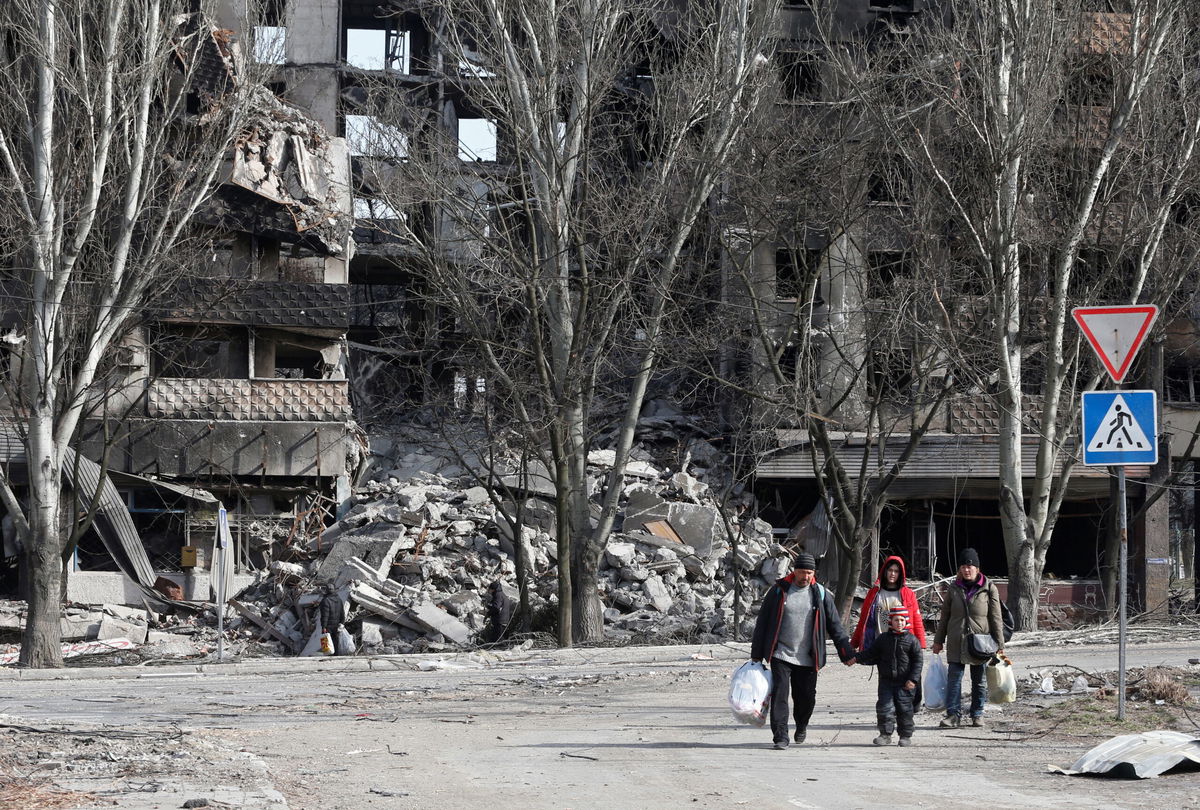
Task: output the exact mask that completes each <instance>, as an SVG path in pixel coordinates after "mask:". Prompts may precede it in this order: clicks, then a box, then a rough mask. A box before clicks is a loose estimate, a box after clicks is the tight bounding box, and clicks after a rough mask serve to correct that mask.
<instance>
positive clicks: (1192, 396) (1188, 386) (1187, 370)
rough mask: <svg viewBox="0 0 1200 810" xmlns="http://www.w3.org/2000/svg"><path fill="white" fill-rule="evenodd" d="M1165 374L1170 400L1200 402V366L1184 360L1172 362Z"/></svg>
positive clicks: (1168, 398) (1168, 399) (1167, 393)
mask: <svg viewBox="0 0 1200 810" xmlns="http://www.w3.org/2000/svg"><path fill="white" fill-rule="evenodd" d="M1165 376H1166V380H1165V381H1164V384H1165V388H1166V395H1167V401H1168V402H1200V367H1197V366H1193V365H1189V364H1187V363H1184V362H1175V363H1171V364H1170V365H1168V366H1167V371H1166V375H1165Z"/></svg>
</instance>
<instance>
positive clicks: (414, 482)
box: [233, 417, 790, 654]
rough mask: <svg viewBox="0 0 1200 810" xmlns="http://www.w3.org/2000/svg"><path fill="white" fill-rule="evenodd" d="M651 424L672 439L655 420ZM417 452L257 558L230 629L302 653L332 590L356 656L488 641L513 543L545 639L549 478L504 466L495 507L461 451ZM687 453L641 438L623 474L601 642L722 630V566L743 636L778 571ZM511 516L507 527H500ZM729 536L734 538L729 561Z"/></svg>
mask: <svg viewBox="0 0 1200 810" xmlns="http://www.w3.org/2000/svg"><path fill="white" fill-rule="evenodd" d="M654 420H655V422H656V423H657V425H659V426H661V427H660V428H659V429H661V430H665V431H672V435H674V433H673V431H674V430H675V428H676V426H675V425H673V423H672V422H671V420H670V419H667V418H663V417H654ZM431 444H432V442H430V443H421V442H416V443H414V442H411V441H410V442H399V443H397V444H394V445H393V446H391V447H389V448H387V449H388V450H389V451H390V453H389V455H388V456H387V457H386V458H387V463H386V464H385V463H381V461H383V459H382V458H381V457H379V456H377V457H376V458H375V459H374V465H375V470H374V472H373V474H372V477H371V479H370V480H368V481H367V482H366V483H365V484H364V485H363V486H362V487H360V488H359V490H358V491H357V492H356V494H355V496H354V500H355V504H354V506H353V508H351V509H350V510H349V512H348V513H347V514H346V515H345V517H344V518H343V519H342V520H340V521H339V522H337V523H336V524H335V525H333V526H332V527H329V528H328V529H326V530H325V531H324V532H322V533H321V535H320V536H319V537H312V538H309V539H308V541H307V543H305V544H295V545H293V546H292V547H291V548H290V559H280V560H278V561H276V562H274V563H272V564H271V567H270V570H269V571H268V572H266V574H265V575H264V576H263V577H261V578H260V579H259V581H258V582H257V583H256V584H255V585H254V586H252V587H251V588H249V589H247V590H246V591H245V592H243V593H242V594H240V595H239V596H238V598H237V599H236V600H234V602H233V605H234V607H235V608H236V609H237V610H238V611H239V612H240V614H241V615H242V617H243V620H242V621H241V622H240V623H239V622H238V621H237V620H236V619H235V624H234V626H235V627H240V629H242V630H244V631H247V632H249V633H252V634H258V635H260V636H261V637H263V638H274V639H275V640H276V642H277V643H278V644H279V645H280V647H281V648H282V649H281V652H285V653H286V652H292V653H298V654H316V652H317V651H318V650H319V638H318V637H319V633H320V630H321V628H320V627H319V626H318V622H317V620H316V619H315V618H314V616H315V613H316V606H317V604H318V603H319V602H320V601H321V599H322V598H323V596H324V591H325V588H327V587H330V586H331V587H332V589H333V590H334V591H335V592H336V593H337V594H338V595H339V596H340V597H341V599H342V602H343V603H344V604H345V605H346V606H347V609H348V613H347V626H348V628H349V629H350V630H351V632H352V633H353V634H354V636H355V644H356V648H357V649H358V650H361V651H365V652H368V653H384V654H387V653H411V652H426V651H439V650H442V649H446V648H447V647H449V646H451V645H454V646H468V645H474V644H480V643H485V642H489V641H492V640H496V639H497V638H498V637H499V636H500V635H501V634H503V632H504V630H505V629H506V628H505V627H504V626H502V625H503V621H504V619H503V618H502V616H507V615H508V613H507V612H503V611H502V610H501V608H500V607H499V606H498V605H500V604H505V603H507V604H508V605H515V603H516V602H517V599H518V590H517V562H516V561H517V544H518V543H519V544H520V545H521V547H522V549H523V551H524V554H523V556H524V559H525V560H526V566H527V571H528V575H529V577H528V581H529V600H530V609H531V615H533V616H534V617H535V622H534V629H535V630H543V631H550V630H551V624H550V622H549V621H547V620H546V618H545V617H548V616H552V615H553V612H554V609H555V607H556V602H557V572H558V569H557V553H558V549H557V545H556V540H555V509H554V502H553V499H552V497H551V496H552V493H553V489H552V488H551V486H550V482H549V476H548V474H547V473H546V471H545V470H544V468H538V467H537V466H536V465H534V466H532V467H529V468H527V470H526V472H525V473H524V477H523V478H522V477H519V476H518V475H517V474H516V473H510V474H509V475H507V476H505V477H504V478H503V481H504V484H505V487H497V488H496V489H495V491H496V492H517V493H520V494H519V501H520V502H519V503H516V502H514V501H512V500H499V499H498V497H496V496H494V495H493V494H492V493H489V491H488V490H487V489H485V488H484V487H481V486H479V485H478V483H477V481H478V478H477V477H476V476H474V475H472V474H470V473H468V472H467V471H466V470H465V469H464V466H463V460H462V457H461V455H460V456H459V458H458V460H451V458H449V457H446V456H443V455H441V454H439V453H437V452H436V451H433V450H430V445H431ZM686 447H687V452H686V453H685V454H684V463H683V464H682V465H680V466H682V467H684V469H677V470H674V471H673V470H671V469H670V468H669V467H666V466H665V465H662V464H661V462H659V463H655V462H654V461H653V458H652V456H651V455H650V453H649V451H647V450H646V449H645V445H644V444H643V445H642V446H641V447H640V448H639V449H638V451H637V452H635V454H634V459H633V460H632V461H631V462H630V464H629V466H628V469H627V471H626V477H625V485H624V490H623V492H622V498H621V512H620V515H619V517H618V521H617V529H616V530H615V531H614V532H613V533H612V536H611V537H610V539H609V541H608V545H607V548H606V549H605V551H604V554H603V555H602V558H601V560H600V564H599V577H598V578H599V583H598V586H599V593H600V598H601V601H602V604H603V616H604V622H605V629H606V634H607V635H608V636H609V637H610V638H612V639H614V640H631V639H634V638H652V639H657V640H664V641H665V640H671V639H688V640H694V641H699V642H706V641H717V640H721V639H723V638H726V637H730V636H732V634H733V621H734V615H735V614H734V600H735V594H736V591H735V587H734V584H735V576H734V572H735V569H736V570H737V571H738V572H740V573H741V575H742V577H741V578H742V589H741V590H742V592H741V595H740V597H741V605H740V607H741V611H740V615H741V616H742V620H743V635H745V633H747V632H748V631H749V628H750V626H751V622H752V618H747V617H748V616H749V612H750V606H751V604H752V602H753V601H754V600H755V599H756V598H757V597H758V596H760V595H761V593H762V591H763V590H764V589H765V588H766V587H767V585H768V584H769V583H771V582H773V581H774V580H775V579H776V578H778V577H779V576H782V575H783V574H785V573H786V572H787V570H788V569H789V567H790V566H789V559H788V554H787V553H786V552H785V551H784V549H783V548H782V547H781V546H779V545H777V544H775V543H774V542H773V540H772V535H771V527H770V526H769V525H768V524H766V523H764V522H762V521H758V520H756V521H753V522H752V523H750V524H748V525H739V524H738V523H737V522H736V518H734V517H733V514H734V511H735V510H734V509H730V508H728V507H726V511H724V512H723V508H722V505H721V503H720V499H719V498H718V496H717V494H715V488H714V487H713V486H711V485H710V483H709V482H708V481H707V476H708V475H709V474H710V472H709V471H710V470H711V469H715V468H716V465H711V466H710V463H711V461H712V460H714V459H716V457H717V455H718V453H717V451H716V450H715V449H713V448H712V446H711V445H708V444H707V442H704V441H703V440H698V439H692V440H690V441H688V442H687V443H686ZM613 461H614V454H613V452H612V451H611V450H598V451H593V452H592V453H591V454H590V455H589V457H588V462H589V463H588V477H589V480H588V485H589V491H590V492H592V493H593V497H594V499H595V500H597V502H598V498H599V497H600V494H601V492H602V491H603V487H604V483H605V477H606V475H607V473H608V472H609V471H610V470H611V467H612V464H613ZM468 464H469V462H468ZM512 469H516V466H515V465H513V467H512ZM738 506H741V504H738ZM518 507H519V508H518ZM518 514H519V515H520V520H521V521H522V525H521V529H520V531H519V532H514V530H513V526H514V524H515V521H516V518H517V516H518ZM731 532H737V533H738V536H737V544H738V549H737V555H736V557H735V556H734V555H733V554H732V552H731V548H732V543H731ZM497 590H499V591H501V592H502V593H503V596H499V597H498V596H496V595H495V592H496V591H497ZM489 614H490V615H489ZM538 617H541V618H540V619H539V618H538Z"/></svg>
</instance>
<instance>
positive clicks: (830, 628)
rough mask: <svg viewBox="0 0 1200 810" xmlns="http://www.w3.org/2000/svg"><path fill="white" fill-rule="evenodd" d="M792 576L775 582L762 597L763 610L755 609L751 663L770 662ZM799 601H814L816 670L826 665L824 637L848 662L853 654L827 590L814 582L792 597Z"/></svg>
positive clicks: (813, 637)
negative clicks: (831, 642) (802, 599)
mask: <svg viewBox="0 0 1200 810" xmlns="http://www.w3.org/2000/svg"><path fill="white" fill-rule="evenodd" d="M794 576H795V574H788V575H787V576H786V577H784V578H783V579H781V580H778V581H777V582H776V583H775V584H774V585H772V586H771V589H770V590H768V591H767V595H766V596H764V597H763V601H762V607H760V608H759V610H758V620H757V621H756V622H755V623H754V640H753V641H752V642H751V644H750V658H751V660H753V661H770V660H771V658H772V657H773V656H774V654H775V645H776V644H777V643H778V641H779V626H780V624H781V623H782V620H783V606H784V603H786V602H787V600H788V598H789V596H788V589H789V588H790V587H791V585H792V578H793V577H794ZM792 596H793V597H798V598H805V597H807V598H809V599H812V602H813V612H812V621H813V634H812V644H813V649H812V652H813V661H815V662H816V669H820V668H821V667H823V666H825V637H826V634H827V633H828V635H829V636H830V637H832V638H833V645H834V646H835V647H836V648H837V652H838V657H839V658H841V659H842V661H848V660H849V659H850V658H851V656H853V655H854V649H853V648H852V647H851V646H850V639H849V638H848V637H847V636H846V631H845V629H843V628H842V620H841V618H839V617H838V612H837V607H836V606H835V605H834V603H833V596H832V595H831V594H830V593H829V591H828V590H827V589H826V588H824V587H822V586H820V585H817V584H816V583H813V584H812V585H810V586H808V588H807V589H806V590H804V591H797V592H796V593H795V594H793V595H792Z"/></svg>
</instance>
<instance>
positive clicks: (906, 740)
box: [898, 737, 912, 748]
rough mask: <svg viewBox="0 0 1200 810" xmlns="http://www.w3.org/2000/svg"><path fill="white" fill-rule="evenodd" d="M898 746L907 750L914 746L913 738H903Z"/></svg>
mask: <svg viewBox="0 0 1200 810" xmlns="http://www.w3.org/2000/svg"><path fill="white" fill-rule="evenodd" d="M898 744H899V745H900V747H902V748H907V747H908V746H910V745H912V737H901V738H900V742H899V743H898Z"/></svg>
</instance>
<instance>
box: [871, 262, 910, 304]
mask: <svg viewBox="0 0 1200 810" xmlns="http://www.w3.org/2000/svg"><path fill="white" fill-rule="evenodd" d="M867 269H868V271H869V273H870V277H869V280H868V286H869V288H870V292H871V297H872V298H885V297H887V295H888V293H889V292H890V291H891V290H892V289H894V288H895V287H896V286H897V285H899V284H901V283H902V282H904V281H909V280H912V279H913V278H915V277H916V271H915V268H914V266H913V260H912V257H911V256H910V255H909V254H907V253H905V252H903V251H900V250H872V251H869V252H868V253H867Z"/></svg>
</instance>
